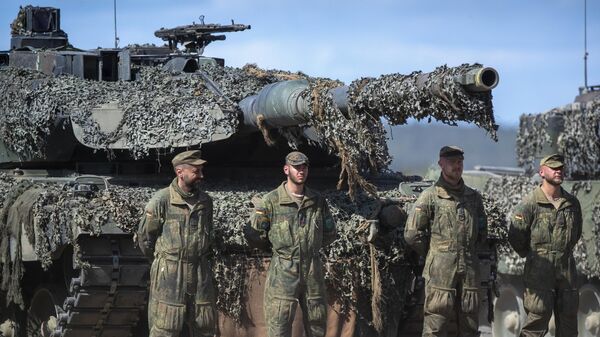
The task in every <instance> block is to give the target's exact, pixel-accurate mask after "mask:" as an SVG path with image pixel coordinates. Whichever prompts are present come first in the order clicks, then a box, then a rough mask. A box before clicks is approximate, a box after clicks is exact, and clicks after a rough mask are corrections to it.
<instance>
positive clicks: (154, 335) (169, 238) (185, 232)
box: [138, 150, 217, 337]
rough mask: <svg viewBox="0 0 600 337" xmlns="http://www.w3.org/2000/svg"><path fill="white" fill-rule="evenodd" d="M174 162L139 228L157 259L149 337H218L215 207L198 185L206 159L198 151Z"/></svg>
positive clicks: (142, 240)
mask: <svg viewBox="0 0 600 337" xmlns="http://www.w3.org/2000/svg"><path fill="white" fill-rule="evenodd" d="M172 163H173V168H174V169H175V173H176V174H177V177H176V178H175V179H174V180H173V182H172V183H171V185H170V186H169V187H167V188H164V189H162V190H160V191H158V192H156V194H155V195H154V196H153V197H152V199H151V200H150V201H149V202H148V205H146V209H145V215H144V217H143V219H142V221H141V223H140V227H139V230H138V241H139V244H140V248H141V249H142V251H143V252H144V254H146V255H147V256H148V257H149V258H152V257H153V262H152V267H151V269H150V299H149V303H148V324H149V328H150V337H178V336H182V335H187V336H190V337H200V336H214V335H215V332H216V327H217V312H216V306H215V300H216V298H215V288H214V281H213V271H212V266H211V258H210V253H211V244H212V242H213V239H212V236H213V223H212V218H213V214H212V212H213V204H212V199H211V198H210V196H209V195H208V194H206V192H204V191H202V190H201V189H200V187H199V183H200V181H201V180H202V179H203V177H204V176H203V174H202V168H203V166H204V164H205V163H206V161H205V160H203V159H202V158H200V151H199V150H195V151H185V152H182V153H180V154H178V155H176V156H175V157H174V158H173V161H172ZM184 329H187V333H184V332H183V330H184Z"/></svg>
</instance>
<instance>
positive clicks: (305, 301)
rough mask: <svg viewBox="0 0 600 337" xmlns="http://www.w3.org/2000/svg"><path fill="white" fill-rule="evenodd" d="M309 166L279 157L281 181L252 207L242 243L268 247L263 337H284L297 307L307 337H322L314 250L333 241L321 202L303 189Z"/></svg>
mask: <svg viewBox="0 0 600 337" xmlns="http://www.w3.org/2000/svg"><path fill="white" fill-rule="evenodd" d="M308 165H309V161H308V158H307V157H306V155H304V154H303V153H301V152H297V151H295V152H291V153H290V154H288V155H287V156H286V158H285V165H284V166H283V171H284V173H285V175H286V176H287V180H286V181H284V182H283V183H282V184H281V185H280V186H279V187H278V188H277V189H275V190H273V191H271V192H270V193H268V194H267V195H266V196H265V197H264V198H263V199H262V201H260V202H258V204H259V205H256V208H255V213H254V214H253V216H252V218H251V228H250V229H249V231H250V232H247V233H246V234H247V238H248V240H249V242H251V239H250V237H251V236H255V237H259V240H262V241H265V242H267V243H268V244H270V245H271V246H272V251H273V258H272V259H271V264H270V265H269V271H268V274H267V281H266V284H265V296H264V311H265V319H266V323H267V334H268V336H269V337H289V336H291V334H292V321H293V319H294V315H295V312H296V308H297V306H298V304H300V308H301V309H302V313H303V317H304V328H305V333H306V336H307V337H321V336H324V335H325V328H326V323H327V306H326V296H325V284H324V279H323V266H322V262H321V257H320V256H319V250H320V249H321V247H322V246H325V245H328V244H329V243H331V242H332V241H333V240H334V239H335V235H336V230H335V223H334V221H333V218H332V216H331V213H330V211H329V208H328V206H327V202H326V201H325V198H323V197H322V196H321V195H320V194H319V193H317V192H316V191H314V190H312V189H309V188H308V187H306V186H305V182H306V179H307V177H308Z"/></svg>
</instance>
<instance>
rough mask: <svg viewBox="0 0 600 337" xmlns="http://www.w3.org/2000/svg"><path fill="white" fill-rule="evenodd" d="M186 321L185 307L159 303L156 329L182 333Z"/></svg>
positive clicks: (155, 320) (155, 318)
mask: <svg viewBox="0 0 600 337" xmlns="http://www.w3.org/2000/svg"><path fill="white" fill-rule="evenodd" d="M184 319H185V305H183V304H167V303H163V302H158V306H157V309H156V317H154V322H155V324H156V327H157V328H159V329H161V330H167V331H181V330H182V329H183V321H184Z"/></svg>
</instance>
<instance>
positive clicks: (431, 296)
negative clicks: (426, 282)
mask: <svg viewBox="0 0 600 337" xmlns="http://www.w3.org/2000/svg"><path fill="white" fill-rule="evenodd" d="M427 290H428V291H427V298H425V311H427V312H428V313H431V314H438V315H443V316H448V315H450V314H451V313H452V311H453V308H454V298H455V297H456V290H454V289H446V288H439V287H434V286H429V289H427Z"/></svg>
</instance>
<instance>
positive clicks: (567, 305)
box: [558, 289, 579, 316]
mask: <svg viewBox="0 0 600 337" xmlns="http://www.w3.org/2000/svg"><path fill="white" fill-rule="evenodd" d="M578 307H579V292H578V291H577V289H563V290H561V291H560V296H559V297H558V311H559V312H560V313H562V314H566V315H570V316H573V315H577V308H578Z"/></svg>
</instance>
